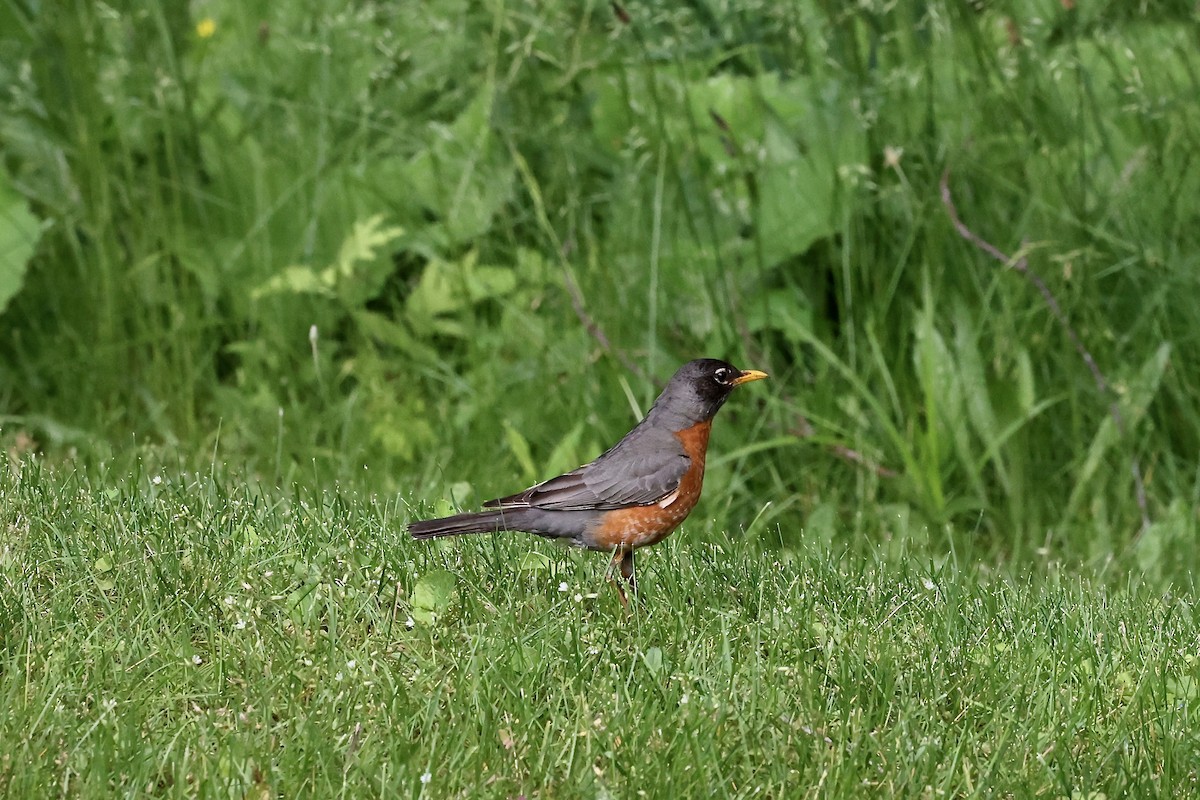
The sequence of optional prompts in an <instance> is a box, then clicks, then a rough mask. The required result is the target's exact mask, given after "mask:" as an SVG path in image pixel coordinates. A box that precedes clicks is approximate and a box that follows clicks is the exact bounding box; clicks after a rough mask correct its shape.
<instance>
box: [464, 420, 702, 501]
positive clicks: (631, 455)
mask: <svg viewBox="0 0 1200 800" xmlns="http://www.w3.org/2000/svg"><path fill="white" fill-rule="evenodd" d="M689 466H691V459H690V458H688V454H687V453H686V452H684V449H683V445H682V443H680V441H679V440H678V439H676V438H675V437H674V436H673V435H671V434H670V433H668V432H667V431H663V430H657V429H654V428H643V429H636V428H635V429H634V430H633V431H631V432H630V433H629V435H628V436H626V437H625V438H624V439H622V440H621V441H620V442H618V443H617V445H616V446H615V447H613V448H612V449H611V450H609V451H608V452H606V453H605V454H604V455H602V456H600V457H599V458H597V459H596V460H595V461H593V462H591V463H590V464H584V465H583V466H582V467H579V468H578V469H575V470H572V471H571V472H568V473H567V474H565V475H559V476H558V477H557V478H551V479H550V480H548V481H545V482H543V483H539V484H538V485H537V486H533V487H531V488H529V489H526V490H525V491H523V492H521V493H519V494H514V495H511V496H509V497H501V498H499V499H496V500H489V501H488V502H486V503H484V506H485V507H488V508H520V507H526V506H531V507H534V508H545V509H551V510H555V511H580V510H584V509H611V508H622V507H625V506H639V505H650V504H651V503H656V502H658V501H659V500H661V499H662V498H664V497H666V496H667V495H669V494H670V493H671V492H673V491H675V490H676V489H678V488H679V482H680V481H681V480H683V476H684V474H685V473H686V472H687V471H688V467H689Z"/></svg>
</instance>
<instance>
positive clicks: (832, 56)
mask: <svg viewBox="0 0 1200 800" xmlns="http://www.w3.org/2000/svg"><path fill="white" fill-rule="evenodd" d="M1068 5H1070V4H1068ZM1085 6H1086V7H1085ZM623 7H624V9H625V11H627V12H628V21H625V20H623V19H622V18H621V17H620V15H618V14H615V13H614V12H613V9H612V8H611V7H610V6H609V5H608V4H604V3H583V4H534V3H526V2H518V3H507V4H472V3H467V2H464V1H463V0H439V2H434V3H428V4H425V5H423V6H422V8H421V10H420V12H419V13H417V12H414V11H413V10H412V9H410V8H408V7H407V6H406V5H405V4H394V3H380V2H363V3H356V4H327V5H323V6H321V7H320V8H318V9H315V10H314V9H313V8H311V7H307V6H296V5H289V4H277V3H276V4H270V3H265V2H261V1H259V2H231V1H229V0H213V1H212V2H207V3H204V4H201V5H195V4H193V5H188V4H165V5H162V4H160V5H146V4H138V3H115V4H107V5H105V4H94V3H87V2H64V3H49V4H32V5H31V4H20V3H9V4H5V5H4V6H3V8H0V54H2V55H3V58H0V153H2V154H3V159H4V163H3V169H2V170H0V175H2V176H3V177H2V178H0V181H2V183H0V422H2V423H3V425H4V432H3V434H0V435H2V436H3V437H4V442H5V444H7V445H10V446H12V447H13V448H15V449H25V448H28V447H31V446H34V445H31V444H30V443H29V440H30V439H32V440H34V442H35V443H36V446H40V447H42V448H45V449H48V450H49V451H50V452H51V453H54V454H55V455H57V456H65V455H67V454H70V453H72V452H74V453H76V454H78V455H79V456H81V458H82V459H83V460H84V461H85V462H87V463H98V462H100V461H102V460H104V459H106V458H109V457H111V456H112V455H113V453H114V451H120V450H122V449H123V448H124V447H125V446H126V445H127V443H129V442H131V441H137V442H139V443H141V442H149V443H151V444H152V445H154V446H164V447H166V448H169V449H170V450H172V451H174V452H177V453H179V454H180V455H179V457H180V458H182V459H183V460H184V461H185V462H187V463H189V464H193V465H195V464H204V463H208V462H209V461H211V460H212V458H213V457H214V454H217V455H218V456H219V457H221V458H225V459H230V460H233V461H237V462H238V463H241V464H244V465H245V471H246V474H247V475H248V476H251V477H253V478H254V479H259V480H264V481H267V482H276V483H279V484H281V485H287V484H290V483H292V482H296V481H302V482H306V483H332V482H334V481H345V480H348V479H349V477H350V476H354V475H359V474H361V473H363V472H364V471H365V472H366V473H367V474H368V475H369V476H371V478H372V485H373V486H374V487H375V488H376V489H377V490H381V491H401V492H403V493H404V494H405V496H406V497H407V498H409V499H410V500H411V501H412V502H416V503H420V502H426V503H428V504H430V505H432V506H437V505H439V504H441V505H445V506H447V507H450V506H453V505H472V504H474V503H476V502H478V501H479V500H482V499H485V498H487V497H491V496H496V495H501V494H505V493H507V492H510V491H513V490H515V489H517V488H520V485H521V484H523V483H525V482H528V481H534V480H538V479H541V478H545V477H547V476H548V475H550V474H552V473H554V472H556V471H559V470H561V469H567V468H570V467H571V466H574V465H575V464H577V463H579V462H580V461H583V460H586V459H587V458H590V457H593V456H595V455H596V454H597V453H598V452H600V450H601V449H602V448H603V447H604V446H605V445H607V444H609V443H611V442H612V441H613V440H614V439H615V438H616V436H618V435H619V434H620V433H622V432H623V431H624V430H626V429H627V428H628V427H629V425H630V424H631V422H632V421H633V420H634V419H635V417H636V415H637V414H638V413H640V412H641V411H643V410H644V409H645V408H646V407H647V405H648V403H649V402H650V401H651V400H652V398H653V396H654V391H655V389H656V388H657V386H658V385H659V384H661V382H662V381H663V380H665V378H666V377H667V376H668V375H669V374H670V372H671V371H672V370H673V368H674V367H675V366H677V364H678V363H680V362H681V361H683V360H686V359H687V358H690V357H694V356H697V355H716V356H724V357H728V358H731V359H733V360H735V361H738V362H739V363H744V364H746V365H748V366H755V367H762V368H765V369H767V370H768V371H770V372H771V373H772V375H773V382H772V383H771V384H770V385H771V386H773V387H775V388H774V394H771V395H769V396H768V397H767V399H766V400H765V401H761V403H760V401H759V400H758V399H756V398H761V397H763V392H759V393H758V394H756V395H747V396H739V397H738V398H735V400H734V401H733V402H732V403H731V404H730V408H729V410H727V411H726V412H724V417H729V419H724V417H723V419H722V421H721V422H719V424H718V428H717V431H716V434H715V439H714V451H715V452H714V458H713V461H712V470H711V472H710V475H709V478H708V484H707V485H708V490H707V491H708V498H707V499H706V503H707V504H708V505H707V506H706V511H707V512H708V513H710V514H711V515H712V517H713V518H714V519H715V520H717V522H718V523H720V526H721V527H723V528H726V529H737V528H739V527H743V528H749V529H750V531H751V533H752V535H753V536H755V537H762V538H764V539H765V540H768V541H770V542H772V546H775V547H778V548H781V549H782V548H786V547H790V546H792V545H794V544H795V541H796V540H797V539H799V538H800V537H801V535H802V531H806V528H811V529H813V530H815V531H818V532H819V535H820V536H821V537H822V538H826V539H827V541H828V542H829V544H830V545H831V546H832V545H836V544H839V543H840V544H842V545H844V546H848V547H859V546H866V545H864V544H862V543H870V544H873V545H875V546H879V547H886V548H889V549H895V550H900V549H903V548H904V547H910V546H911V547H915V548H917V549H919V550H924V549H925V548H929V549H930V551H931V552H936V553H945V552H953V551H955V550H957V549H958V548H960V547H961V546H962V544H963V543H962V541H960V540H961V538H963V536H964V534H962V533H961V532H962V531H972V532H973V535H972V536H971V538H972V540H978V541H979V542H983V543H985V544H986V545H987V546H988V548H989V549H988V552H993V553H996V554H1003V555H1004V556H1006V557H1012V558H1016V559H1024V560H1028V559H1032V558H1034V557H1035V556H1036V555H1037V553H1038V552H1039V551H1046V550H1049V551H1050V552H1053V553H1055V554H1056V555H1058V556H1060V557H1062V558H1065V559H1067V560H1070V561H1072V562H1078V561H1090V560H1093V559H1094V560H1097V561H1104V560H1105V559H1107V558H1109V557H1110V556H1112V555H1113V554H1114V553H1116V554H1118V555H1119V556H1122V557H1124V556H1127V555H1129V553H1130V549H1131V548H1133V549H1136V552H1137V553H1138V554H1139V558H1140V559H1141V561H1139V562H1138V563H1139V564H1140V565H1142V566H1144V567H1145V568H1146V569H1147V572H1149V573H1155V574H1157V573H1160V572H1163V573H1169V572H1171V569H1170V568H1169V567H1170V565H1166V567H1165V569H1163V570H1160V569H1158V568H1153V569H1152V568H1151V566H1152V565H1150V564H1149V559H1151V557H1152V556H1153V555H1154V554H1161V556H1162V557H1163V558H1169V557H1170V556H1169V555H1167V554H1168V553H1170V552H1172V550H1173V548H1174V545H1173V544H1170V543H1171V542H1175V541H1176V540H1177V534H1176V533H1171V531H1178V530H1183V528H1180V527H1179V525H1177V524H1176V522H1178V513H1177V511H1176V509H1177V508H1178V507H1179V504H1180V503H1181V502H1182V503H1184V506H1185V507H1186V505H1187V503H1189V502H1192V503H1194V499H1195V496H1196V489H1195V486H1196V478H1195V468H1194V461H1195V453H1196V452H1197V451H1198V450H1200V405H1198V400H1197V398H1200V386H1198V385H1197V377H1196V376H1197V375H1200V334H1198V333H1197V331H1200V324H1198V323H1200V318H1198V316H1197V312H1196V303H1195V302H1194V297H1195V296H1196V294H1197V289H1200V285H1198V279H1197V276H1198V275H1200V269H1197V267H1198V259H1200V255H1198V254H1200V233H1198V232H1197V231H1198V229H1197V226H1196V225H1195V224H1194V222H1195V219H1196V217H1197V214H1198V210H1200V209H1198V204H1200V200H1198V199H1197V198H1200V166H1198V164H1197V162H1196V160H1195V157H1194V154H1195V153H1196V152H1197V151H1198V150H1200V105H1197V104H1196V103H1195V102H1194V101H1193V98H1194V97H1196V96H1198V95H1200V86H1198V85H1197V81H1198V78H1197V76H1198V75H1200V69H1198V68H1197V66H1198V64H1197V56H1196V53H1195V47H1194V41H1193V36H1192V30H1193V28H1194V25H1195V22H1196V12H1195V10H1194V9H1192V8H1191V7H1190V6H1186V4H1184V5H1178V4H1174V5H1172V4H1165V5H1164V4H1158V5H1155V4H1133V5H1129V4H1123V3H1112V2H1110V3H1091V4H1082V3H1080V4H1075V7H1071V8H1068V7H1067V6H1066V5H1064V4H1061V3H1053V2H1043V1H1042V0H1016V1H1015V2H1012V3H1008V4H1000V5H996V4H985V5H982V6H980V5H972V4H962V3H949V2H934V3H920V4H904V3H900V4H897V3H875V2H868V3H860V4H854V5H837V4H829V3H816V2H809V1H808V0H796V1H795V2H786V3H776V2H765V1H763V0H751V2H746V3H738V4H732V5H730V4H726V5H720V4H717V5H711V4H690V5H685V6H680V7H671V6H669V5H663V4H648V5H630V4H625V5H624V6H623ZM946 170H949V173H950V176H949V187H950V189H951V191H952V193H953V197H954V200H955V203H956V205H957V208H958V211H959V213H960V215H961V217H962V219H963V220H964V221H965V222H966V224H967V225H969V226H970V227H971V228H972V229H973V230H975V231H976V232H977V233H978V234H979V235H981V236H983V237H984V238H986V239H988V240H989V241H991V242H993V243H995V245H996V246H997V247H999V248H1000V249H1001V250H1002V251H1004V252H1006V253H1008V254H1009V255H1012V256H1014V258H1015V257H1017V256H1018V255H1019V256H1020V257H1023V258H1024V259H1025V261H1024V264H1026V265H1027V266H1028V269H1029V270H1030V272H1031V273H1032V274H1034V275H1037V276H1040V277H1041V279H1042V280H1043V281H1045V283H1046V284H1047V285H1048V287H1049V289H1050V290H1051V292H1052V293H1053V295H1054V296H1055V298H1056V299H1057V302H1058V303H1059V305H1060V306H1061V308H1062V310H1063V313H1064V315H1065V318H1066V319H1067V320H1068V321H1069V324H1070V325H1071V327H1072V329H1073V330H1074V331H1075V333H1076V334H1077V335H1078V338H1079V339H1080V341H1082V342H1083V344H1084V345H1086V347H1087V348H1088V349H1089V351H1090V352H1091V353H1092V354H1093V355H1094V356H1095V360H1096V363H1097V364H1098V365H1099V367H1100V369H1101V370H1102V371H1103V372H1104V373H1105V375H1106V377H1107V379H1108V382H1109V384H1110V385H1111V386H1112V392H1111V394H1105V393H1104V392H1101V391H1098V390H1097V389H1096V388H1095V382H1094V380H1093V377H1092V375H1091V373H1090V371H1089V369H1088V367H1087V366H1086V365H1085V364H1084V363H1083V361H1082V360H1081V359H1080V358H1079V356H1078V354H1077V353H1076V352H1075V350H1074V347H1073V342H1072V337H1071V336H1070V335H1069V334H1068V333H1067V331H1066V330H1065V329H1064V328H1063V326H1062V325H1061V324H1060V322H1059V321H1058V320H1057V318H1056V317H1055V315H1054V314H1053V313H1052V312H1051V310H1050V309H1049V308H1048V307H1047V305H1046V303H1045V301H1044V300H1043V299H1042V297H1041V295H1040V294H1039V293H1038V292H1037V290H1036V289H1035V288H1034V287H1033V286H1032V285H1031V284H1030V283H1029V282H1027V281H1025V280H1024V279H1023V278H1022V277H1021V274H1020V273H1019V272H1017V271H1015V270H1012V269H1007V268H1005V267H1004V266H1003V265H1001V264H999V263H998V262H994V261H992V260H989V259H988V257H987V256H985V255H984V254H983V253H981V252H980V251H979V250H978V249H977V248H975V247H974V246H972V245H971V244H969V243H967V242H966V241H964V240H963V239H962V238H961V237H960V236H959V234H958V232H957V231H956V230H955V228H954V227H953V225H952V224H951V223H950V221H949V219H948V216H947V214H946V213H945V209H944V208H943V207H942V204H941V199H940V193H939V186H938V182H939V179H940V178H941V176H942V174H943V173H944V172H945V171H946ZM10 242H12V243H15V244H9V243H10ZM568 276H570V277H569V278H568ZM576 306H578V308H577V307H576ZM583 317H586V318H587V319H588V320H592V321H594V323H595V324H596V325H597V326H598V329H599V330H600V331H602V332H603V334H604V337H606V340H607V341H608V342H610V343H611V345H612V347H613V348H615V349H616V350H618V351H619V352H620V354H621V355H623V356H625V357H626V360H632V361H633V362H635V363H637V364H639V365H642V367H643V368H644V369H645V371H646V376H645V379H643V378H640V377H639V378H636V379H635V378H634V377H633V376H630V375H629V374H628V373H627V370H626V369H625V368H624V366H623V361H622V359H618V358H614V357H611V354H610V353H607V352H606V351H605V350H604V348H603V347H602V346H601V345H600V344H599V337H598V336H596V335H594V333H593V332H592V331H589V330H588V328H587V323H586V322H585V321H584V319H583ZM1114 401H1115V402H1116V403H1117V406H1118V408H1119V409H1120V410H1121V413H1122V414H1123V415H1124V416H1125V418H1126V425H1127V432H1126V434H1125V435H1121V434H1120V432H1119V431H1118V430H1117V428H1116V426H1115V424H1114V422H1113V421H1112V420H1111V418H1110V415H1109V407H1110V405H1112V403H1113V402H1114ZM72 448H73V449H72ZM1135 461H1136V463H1138V464H1139V465H1140V466H1141V471H1142V474H1143V476H1144V479H1145V488H1146V497H1147V500H1146V509H1145V510H1146V512H1147V514H1148V516H1149V517H1150V521H1151V523H1152V525H1151V526H1150V528H1148V529H1146V530H1142V527H1143V526H1142V517H1143V509H1142V508H1141V507H1140V505H1139V502H1138V498H1137V491H1136V490H1135V486H1134V481H1133V478H1132V477H1131V476H1132V474H1133V465H1134V463H1135ZM364 468H367V469H365V470H364ZM464 480H465V481H469V483H468V484H467V486H466V487H462V486H459V487H458V488H459V489H463V491H461V492H460V493H457V494H454V493H453V492H452V490H453V489H454V488H455V485H456V482H458V481H464ZM1172 520H1174V521H1175V522H1172ZM1180 524H1181V523H1180ZM955 531H957V533H955ZM1139 531H1140V533H1139ZM1148 542H1160V543H1163V544H1162V546H1158V545H1155V546H1152V545H1151V544H1148ZM1123 563H1133V562H1128V561H1125V562H1123ZM306 613H307V612H306Z"/></svg>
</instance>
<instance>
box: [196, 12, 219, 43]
mask: <svg viewBox="0 0 1200 800" xmlns="http://www.w3.org/2000/svg"><path fill="white" fill-rule="evenodd" d="M216 32H217V23H216V22H214V21H213V19H212V17H205V18H204V19H202V20H200V21H199V22H197V23H196V35H197V36H199V37H200V38H201V39H207V38H209V37H210V36H212V35H213V34H214V33H216Z"/></svg>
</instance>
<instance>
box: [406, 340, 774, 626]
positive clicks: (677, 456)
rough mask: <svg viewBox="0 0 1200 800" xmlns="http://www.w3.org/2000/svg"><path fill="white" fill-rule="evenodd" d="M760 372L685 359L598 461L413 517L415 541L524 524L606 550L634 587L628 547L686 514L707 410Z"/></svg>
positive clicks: (695, 493)
mask: <svg viewBox="0 0 1200 800" xmlns="http://www.w3.org/2000/svg"><path fill="white" fill-rule="evenodd" d="M766 377H767V373H765V372H761V371H759V370H755V369H746V370H742V369H738V368H737V367H735V366H733V365H732V364H730V363H728V362H726V361H722V360H719V359H715V358H701V359H696V360H694V361H689V362H687V363H686V364H684V365H683V366H682V367H680V368H679V369H678V370H677V371H676V372H675V374H674V376H672V377H671V380H669V381H668V382H667V385H666V386H665V387H664V388H663V390H662V393H661V394H660V395H659V396H658V399H657V400H655V401H654V405H653V406H651V408H650V410H649V411H648V412H647V413H646V416H645V417H644V418H643V419H642V421H641V422H639V423H638V424H637V425H636V426H635V427H634V428H633V430H631V431H630V432H629V433H627V434H626V435H625V436H624V438H622V439H621V440H620V441H619V442H617V443H616V444H615V445H613V446H612V447H610V448H609V449H608V450H606V451H605V452H604V453H602V454H601V455H600V456H599V457H597V458H596V459H595V460H593V461H590V462H588V463H587V464H584V465H583V466H581V467H578V468H576V469H573V470H571V471H570V472H567V473H565V474H563V475H559V476H558V477H555V478H550V479H549V480H546V481H543V482H541V483H539V484H537V485H535V486H531V487H529V488H528V489H526V490H524V491H522V492H518V493H517V494H513V495H509V496H508V497H500V498H497V499H495V500H489V501H487V502H486V503H484V504H483V507H484V508H485V509H486V510H484V511H478V512H469V513H463V514H454V515H452V516H448V517H442V518H439V519H430V520H424V521H419V522H413V523H411V524H410V525H409V527H408V531H409V534H410V535H411V536H412V537H413V538H414V539H437V538H440V537H443V536H458V535H461V534H468V533H496V532H500V531H523V532H525V533H531V534H535V535H537V536H541V537H544V538H547V539H556V540H560V541H564V542H566V543H567V544H570V545H573V546H575V547H582V548H587V549H589V550H596V551H604V552H609V553H612V564H611V566H610V569H609V581H610V582H611V583H612V585H613V586H615V587H616V589H617V592H618V594H619V597H620V600H621V603H622V605H624V606H626V607H628V605H629V601H628V597H627V596H626V594H625V591H624V589H623V588H622V587H621V585H620V584H619V583H617V582H616V581H615V580H613V578H612V577H611V574H612V572H613V571H619V572H620V575H621V577H622V578H623V579H624V581H625V583H626V584H627V585H628V586H629V589H630V591H631V592H632V593H634V594H635V595H636V594H637V580H636V577H635V575H634V569H633V554H634V551H635V550H638V549H640V548H642V547H646V546H648V545H652V544H656V543H657V542H660V541H662V540H663V539H665V538H666V537H667V536H668V535H670V534H671V532H672V531H674V530H675V529H676V528H677V527H679V524H680V523H681V522H683V520H684V519H685V518H686V517H687V516H688V514H690V513H691V511H692V509H693V508H695V507H696V503H697V501H699V499H700V491H701V489H702V487H703V485H704V462H705V458H706V456H707V453H708V437H709V433H710V431H711V430H712V422H713V417H715V416H716V414H717V412H718V411H719V410H720V409H721V406H723V405H724V404H725V401H726V400H727V399H729V395H730V393H731V392H732V391H733V390H734V388H735V387H738V386H741V385H742V384H744V383H750V382H751V381H758V380H762V379H763V378H766Z"/></svg>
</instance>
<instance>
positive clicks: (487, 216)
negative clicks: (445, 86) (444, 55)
mask: <svg viewBox="0 0 1200 800" xmlns="http://www.w3.org/2000/svg"><path fill="white" fill-rule="evenodd" d="M494 101H495V87H494V86H493V85H492V84H491V83H488V84H486V85H485V86H484V87H483V89H482V90H481V91H480V92H479V94H478V95H477V96H476V97H475V99H474V100H473V101H471V104H470V105H469V106H467V107H466V109H464V110H463V112H462V113H461V114H459V116H458V118H457V119H455V120H454V122H453V123H452V124H451V125H449V126H447V125H443V124H437V123H434V124H431V125H430V126H429V133H430V137H429V138H430V139H431V141H432V143H431V144H430V145H429V147H428V148H426V149H425V150H422V151H421V152H420V153H418V154H417V156H416V157H415V158H413V160H412V161H411V162H410V163H409V165H408V168H407V170H406V184H407V186H408V188H409V190H410V192H411V193H412V195H413V196H414V197H415V198H416V199H417V201H418V202H419V203H420V204H421V205H422V206H424V207H425V208H427V209H429V210H430V211H433V212H434V213H435V214H437V216H438V217H439V219H440V221H441V223H442V226H443V227H444V229H445V231H446V233H447V235H448V236H449V238H450V241H451V242H452V243H462V242H468V241H470V240H471V239H473V238H475V237H477V236H479V235H481V234H483V233H485V232H487V230H488V228H489V227H491V223H492V219H493V217H495V215H496V214H497V212H499V211H500V209H501V208H502V207H503V206H504V204H505V203H507V202H508V200H509V198H510V197H511V196H512V192H513V186H514V182H515V170H514V167H513V164H512V161H511V159H510V158H509V156H508V152H507V151H506V150H505V149H504V148H503V147H502V146H501V143H500V142H498V141H496V137H495V136H494V135H493V133H492V107H493V104H494Z"/></svg>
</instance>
